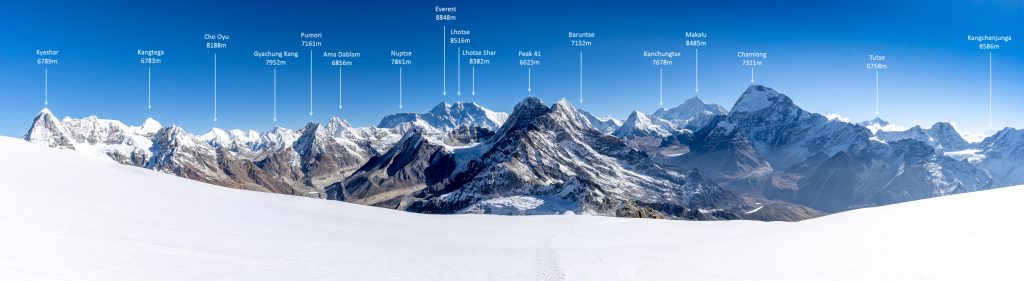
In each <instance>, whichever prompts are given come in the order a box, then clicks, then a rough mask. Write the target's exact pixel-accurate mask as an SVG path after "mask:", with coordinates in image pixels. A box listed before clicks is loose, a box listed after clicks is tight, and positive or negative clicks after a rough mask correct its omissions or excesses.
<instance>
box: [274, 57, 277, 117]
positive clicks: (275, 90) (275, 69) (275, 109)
mask: <svg viewBox="0 0 1024 281" xmlns="http://www.w3.org/2000/svg"><path fill="white" fill-rule="evenodd" d="M274 122H277V68H276V67H275V68H274Z"/></svg>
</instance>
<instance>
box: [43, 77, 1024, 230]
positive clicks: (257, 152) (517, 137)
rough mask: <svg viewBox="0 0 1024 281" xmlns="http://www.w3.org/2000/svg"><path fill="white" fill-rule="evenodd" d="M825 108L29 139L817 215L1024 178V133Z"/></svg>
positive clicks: (404, 185)
mask: <svg viewBox="0 0 1024 281" xmlns="http://www.w3.org/2000/svg"><path fill="white" fill-rule="evenodd" d="M898 129H899V127H897V126H895V125H892V124H889V123H888V122H885V121H884V120H881V119H876V120H872V121H868V122H864V123H860V124H852V123H848V122H844V121H841V120H839V119H834V118H833V119H830V118H828V117H826V116H823V115H820V114H816V113H811V112H807V111H805V110H803V109H802V108H800V107H799V106H797V105H796V103H795V102H794V101H792V100H791V99H790V98H789V97H787V96H786V95H784V94H782V93H779V92H777V91H775V90H774V89H771V88H768V87H764V86H760V85H753V86H750V87H749V88H748V89H746V90H745V91H744V92H743V93H742V94H741V95H740V97H739V99H738V100H737V101H736V103H735V104H734V105H733V106H732V108H731V110H726V109H725V108H724V107H723V106H720V105H717V104H708V103H705V102H704V101H702V100H701V99H699V98H692V99H689V100H687V101H685V102H684V103H683V104H682V105H680V106H678V107H675V108H671V109H659V110H658V111H656V112H654V113H652V114H645V113H643V112H638V111H634V112H633V113H631V114H630V115H629V117H628V118H626V120H625V121H619V120H616V119H614V118H607V117H606V118H598V117H596V116H595V115H593V114H591V113H589V112H587V111H584V110H582V109H577V108H575V107H574V106H573V105H572V104H571V103H570V102H568V101H566V100H561V101H558V102H556V103H554V104H553V105H550V106H548V105H546V104H545V103H544V102H543V101H541V100H539V99H537V98H532V97H530V98H526V99H524V100H523V101H522V102H520V103H519V104H518V105H516V107H515V109H514V111H513V112H512V113H511V114H506V113H501V112H495V111H492V110H489V109H487V108H484V107H482V106H480V105H478V104H475V103H463V102H457V103H454V104H448V103H441V104H439V105H437V106H435V107H434V108H433V109H431V110H430V111H429V112H426V113H398V114H392V115H388V116H386V117H384V118H383V120H381V122H380V124H379V125H378V126H375V127H352V126H350V125H349V124H348V123H347V122H346V121H344V120H342V119H339V118H332V119H331V120H329V121H328V122H327V123H326V124H317V123H309V124H307V125H306V126H304V127H303V128H300V129H298V130H291V129H287V128H274V129H272V130H270V131H265V132H258V131H241V130H222V129H216V128H215V129H213V130H211V131H209V132H207V133H205V134H201V135H193V134H189V133H187V132H185V131H184V130H183V129H182V128H180V127H177V126H173V125H172V126H169V127H165V126H162V125H161V124H160V123H158V122H156V121H155V120H152V119H147V120H146V121H145V122H143V124H142V125H140V126H129V125H125V124H124V123H122V122H119V121H116V120H104V119H99V118H96V117H94V116H90V117H86V118H82V119H74V118H64V119H63V120H60V119H57V118H56V117H55V116H54V115H53V114H52V113H51V112H49V111H48V110H45V109H44V110H43V111H41V112H40V113H39V115H38V116H36V118H35V120H34V122H33V124H32V127H31V128H30V130H29V132H28V133H27V134H26V135H25V139H26V140H29V141H31V142H34V143H37V144H41V145H44V146H49V147H54V148H61V149H69V150H77V151H83V152H86V153H88V154H90V155H98V156H100V157H102V158H109V159H112V160H114V161H116V162H118V163H122V164H127V165H132V166H138V167H143V168H147V169H152V170H157V171H162V172H166V173H171V174H175V175H178V176H181V177H185V178H189V179H194V180H199V181H203V182H208V183H213V184H217V185H221V186H227V187H233V188H240V189H249V190H257V191H266V192H274V193H283V194H291V195H302V196H310V197H320V198H328V199H335V200H343V201H348V202H354V203H360V204H367V205H374V206H380V207H387V208H395V209H401V210H408V211H414V212H424V213H491V214H561V213H585V214H597V215H608V216H629V217H658V218H680V219H701V220H703V219H736V218H747V219H763V220H800V219H806V218H810V217H814V216H818V215H821V214H823V213H829V212H838V211H844V210H849V209H853V208H860V207H867V206H876V205H885V204H892V203H898V202H904V201H909V200H916V199H922V198H928V197H934V196H942V195H947V194H954V193H962V192H970V191H977V190H984V189H990V188H995V187H1002V186H1008V185H1016V184H1022V183H1024V170H1021V169H1018V167H1020V166H1022V165H1024V163H1021V162H1024V152H1022V151H1024V133H1021V132H1020V131H1018V130H1015V129H1012V128H1007V129H1005V130H1003V131H1000V132H999V133H997V134H995V135H993V136H991V137H989V138H987V139H985V140H984V141H981V142H976V143H970V142H968V141H966V140H965V139H964V138H963V137H961V136H960V134H959V133H958V132H957V131H956V129H955V127H954V126H953V125H951V124H949V123H937V124H935V125H934V126H932V127H931V128H929V129H923V128H921V127H912V128H909V129H906V130H898Z"/></svg>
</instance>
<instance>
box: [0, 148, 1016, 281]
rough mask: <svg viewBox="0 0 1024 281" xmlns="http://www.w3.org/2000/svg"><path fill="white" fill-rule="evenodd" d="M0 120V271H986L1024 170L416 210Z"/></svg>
mask: <svg viewBox="0 0 1024 281" xmlns="http://www.w3.org/2000/svg"><path fill="white" fill-rule="evenodd" d="M78 153H81V152H75V151H70V150H56V149H50V148H46V147H42V146H38V145H33V144H30V143H28V142H25V141H22V140H18V139H13V138H5V137H0V155H4V157H2V158H0V223H2V227H0V249H2V250H0V261H2V262H0V280H410V279H416V280H681V279H686V280H1000V279H1015V278H1019V277H1018V274H1019V265H1018V263H1019V259H1018V258H1015V256H1016V255H1019V254H1020V253H1022V252H1024V243H1021V241H1020V237H1024V229H1022V228H1021V227H1020V224H1018V223H1015V222H1016V221H1019V217H1018V214H1019V213H1020V212H1019V211H1018V210H1017V209H1018V208H1019V205H1020V202H1021V201H1024V187H1009V188H1003V189H997V190H990V191H982V192H975V193H969V194H961V195H953V196H945V197H939V198H933V199H926V200H920V201H914V202H909V203H903V204H896V205H889V206H885V207H877V208H867V209H860V210H854V211H849V212H845V213H840V214H835V215H830V216H826V217H822V218H818V219H812V220H807V221H803V222H798V223H782V222H775V223H764V222H754V221H715V222H694V221H669V220H648V219H622V218H610V217H593V216H576V215H567V216H512V217H509V216H490V215H423V214H415V213H406V212H400V211H394V210H387V209H381V208H375V207H367V206H360V205H354V204H348V203H342V202H337V201H326V200H317V199H311V198H303V197H297V196H286V195H279V194H270V193H261V192H251V191H244V190H236V189H228V188H222V187H217V186H213V185H208V184H204V183H200V182H195V181H190V180H187V179H183V178H179V177H175V176H172V175H167V174H163V173H159V172H155V171H151V170H145V169H141V168H137V167H131V166H126V165H121V164H117V163H114V162H113V161H100V160H96V159H94V158H88V157H84V156H82V155H80V154H78Z"/></svg>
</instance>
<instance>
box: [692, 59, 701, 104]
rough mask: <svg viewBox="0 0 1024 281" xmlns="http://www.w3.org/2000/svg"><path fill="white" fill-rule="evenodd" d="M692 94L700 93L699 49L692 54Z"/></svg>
mask: <svg viewBox="0 0 1024 281" xmlns="http://www.w3.org/2000/svg"><path fill="white" fill-rule="evenodd" d="M693 92H695V93H698V92H700V49H694V52H693Z"/></svg>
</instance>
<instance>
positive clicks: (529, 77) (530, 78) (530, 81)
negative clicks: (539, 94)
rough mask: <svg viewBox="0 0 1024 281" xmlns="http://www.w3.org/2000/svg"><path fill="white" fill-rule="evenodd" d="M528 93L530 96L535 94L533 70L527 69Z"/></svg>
mask: <svg viewBox="0 0 1024 281" xmlns="http://www.w3.org/2000/svg"><path fill="white" fill-rule="evenodd" d="M526 92H527V94H530V93H532V92H533V69H532V68H527V69H526Z"/></svg>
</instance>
